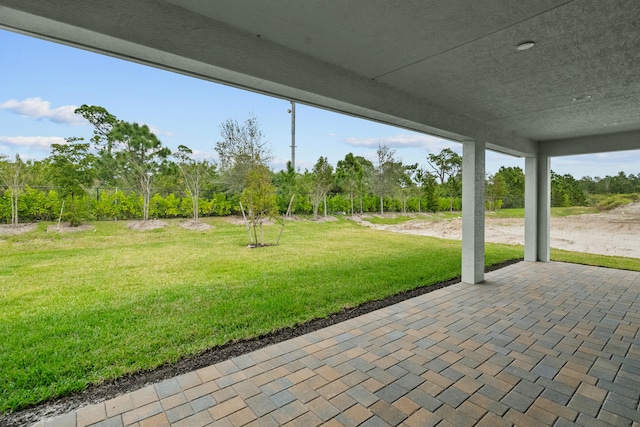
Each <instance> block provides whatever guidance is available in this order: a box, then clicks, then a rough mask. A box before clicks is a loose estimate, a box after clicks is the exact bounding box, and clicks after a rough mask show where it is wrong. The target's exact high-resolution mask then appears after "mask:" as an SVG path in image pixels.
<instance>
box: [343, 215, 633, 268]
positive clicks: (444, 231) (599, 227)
mask: <svg viewBox="0 0 640 427" xmlns="http://www.w3.org/2000/svg"><path fill="white" fill-rule="evenodd" d="M352 219H353V220H354V221H355V222H357V223H359V224H362V225H366V226H368V227H371V228H375V229H378V230H387V231H393V232H396V233H405V234H417V235H422V236H432V237H439V238H442V239H451V240H460V239H462V219H461V218H454V219H448V220H439V221H434V220H431V219H414V220H410V221H405V222H403V223H400V224H395V225H378V224H372V223H370V222H368V221H362V219H361V218H357V217H353V218H352ZM638 236H640V202H635V203H632V204H630V205H626V206H621V207H619V208H616V209H613V210H611V211H609V212H603V213H596V214H584V215H572V216H566V217H552V218H551V247H552V248H556V249H564V250H567V251H574V252H585V253H591V254H598V255H611V256H624V257H629V258H640V239H638ZM485 238H486V241H487V242H491V243H506V244H510V245H523V244H524V219H523V218H495V217H491V216H487V217H486V219H485Z"/></svg>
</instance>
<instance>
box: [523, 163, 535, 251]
mask: <svg viewBox="0 0 640 427" xmlns="http://www.w3.org/2000/svg"><path fill="white" fill-rule="evenodd" d="M524 260H525V261H537V260H538V158H537V157H526V158H525V159H524Z"/></svg>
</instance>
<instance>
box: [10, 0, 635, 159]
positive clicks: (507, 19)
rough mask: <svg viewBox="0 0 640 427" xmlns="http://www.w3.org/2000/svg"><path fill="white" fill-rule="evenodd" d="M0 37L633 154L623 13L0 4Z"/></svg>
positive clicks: (514, 145) (88, 1) (506, 134)
mask: <svg viewBox="0 0 640 427" xmlns="http://www.w3.org/2000/svg"><path fill="white" fill-rule="evenodd" d="M0 25H2V26H4V27H6V28H9V29H12V30H17V31H21V32H24V33H27V34H33V35H36V36H40V37H46V38H50V39H53V40H57V41H61V42H63V43H68V44H71V45H76V46H81V47H85V48H89V49H92V50H96V51H100V52H104V53H107V54H111V55H115V56H119V57H124V58H129V59H133V60H136V61H140V62H143V63H147V64H150V65H153V66H158V67H162V68H167V69H171V70H175V71H178V72H182V73H185V74H189V75H194V76H197V77H200V78H205V79H211V80H215V81H222V82H224V83H227V84H232V85H235V86H240V87H245V88H248V89H251V90H256V91H259V92H263V93H269V94H272V95H276V96H281V97H285V98H291V99H295V100H298V101H301V102H306V103H308V104H312V105H317V106H321V107H325V108H329V109H333V110H336V111H342V112H345V113H347V114H353V115H357V116H361V117H367V118H370V119H373V120H378V121H382V122H386V123H391V124H395V125H398V126H403V127H406V128H410V129H414V130H418V131H423V132H429V133H433V134H436V135H440V136H443V137H447V138H451V139H457V140H463V139H466V138H475V139H478V138H481V139H484V140H486V141H487V143H488V144H489V147H491V148H493V149H497V150H499V151H504V152H509V153H514V154H521V155H530V154H532V153H535V151H536V149H537V145H538V143H537V141H547V142H548V143H547V144H546V145H545V146H546V147H548V146H549V144H550V143H551V141H552V142H553V144H554V145H555V144H565V148H564V149H563V150H561V151H562V152H563V153H565V152H566V153H570V152H572V151H575V152H593V151H607V150H615V149H622V147H623V146H624V148H625V149H628V147H629V145H631V146H632V147H637V148H640V1H638V0H607V1H602V0H573V1H567V0H528V1H522V0H449V1H446V2H444V1H440V0H432V1H426V0H422V1H419V0H416V1H408V0H399V1H386V0H384V1H383V0H376V1H363V0H359V1H355V0H354V1H338V0H333V1H329V0H322V1H304V0H297V1H294V0H288V1H285V0H280V1H278V0H272V1H262V0H250V1H249V0H217V1H213V2H206V1H201V0H166V1H161V0H140V1H137V2H126V1H124V0H112V1H109V2H105V1H99V0H65V1H56V2H54V1H43V0H37V1H36V0H0ZM527 40H533V41H535V42H536V45H535V46H534V47H533V48H532V49H530V50H526V51H518V50H516V49H515V47H516V45H517V44H518V43H520V42H523V41H527ZM576 98H578V99H576ZM574 99H576V100H574ZM622 134H623V135H624V136H625V137H624V138H622V139H624V141H625V142H624V144H622V145H620V147H618V146H617V145H616V144H617V142H616V141H620V140H621V138H620V137H619V135H622ZM607 135H611V136H612V137H611V139H610V140H611V143H606V142H603V141H607ZM593 136H599V137H598V138H593ZM634 141H637V142H636V143H634ZM585 144H586V145H587V147H585ZM634 144H635V145H634ZM559 152H560V151H559Z"/></svg>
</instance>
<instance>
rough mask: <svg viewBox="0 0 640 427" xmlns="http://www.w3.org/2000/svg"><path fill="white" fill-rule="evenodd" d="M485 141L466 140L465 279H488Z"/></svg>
mask: <svg viewBox="0 0 640 427" xmlns="http://www.w3.org/2000/svg"><path fill="white" fill-rule="evenodd" d="M485 145H486V144H485V143H484V142H477V141H464V142H463V143H462V281H463V282H465V283H480V282H482V281H484V199H485V197H484V180H485V177H484V174H485V172H484V171H485Z"/></svg>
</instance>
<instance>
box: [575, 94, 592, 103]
mask: <svg viewBox="0 0 640 427" xmlns="http://www.w3.org/2000/svg"><path fill="white" fill-rule="evenodd" d="M572 101H573V102H578V101H591V95H582V96H576V97H575V98H573V99H572Z"/></svg>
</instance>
